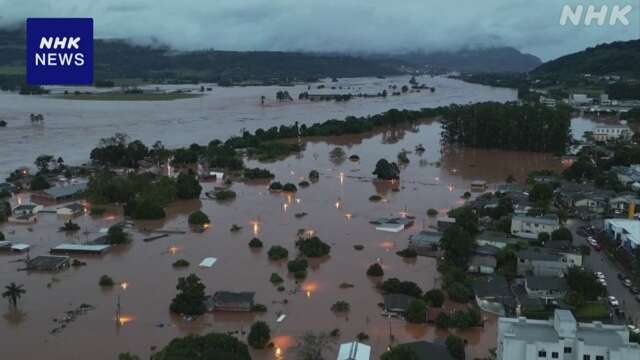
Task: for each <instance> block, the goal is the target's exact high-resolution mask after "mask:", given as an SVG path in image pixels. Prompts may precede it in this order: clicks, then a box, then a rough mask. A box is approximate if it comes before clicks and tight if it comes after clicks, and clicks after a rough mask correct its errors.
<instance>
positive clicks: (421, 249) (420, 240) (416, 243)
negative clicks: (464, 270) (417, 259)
mask: <svg viewBox="0 0 640 360" xmlns="http://www.w3.org/2000/svg"><path fill="white" fill-rule="evenodd" d="M441 237H442V233H439V232H435V231H424V230H423V231H420V232H419V233H417V234H413V235H410V236H409V245H408V247H409V249H413V250H415V251H416V252H417V253H418V255H422V256H429V255H437V252H438V250H439V249H440V238H441Z"/></svg>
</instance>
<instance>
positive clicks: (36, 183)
mask: <svg viewBox="0 0 640 360" xmlns="http://www.w3.org/2000/svg"><path fill="white" fill-rule="evenodd" d="M50 187H51V185H49V182H48V181H47V179H45V178H44V176H41V175H36V176H34V177H33V179H31V190H32V191H38V190H46V189H48V188H50Z"/></svg>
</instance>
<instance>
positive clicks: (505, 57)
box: [374, 47, 542, 73]
mask: <svg viewBox="0 0 640 360" xmlns="http://www.w3.org/2000/svg"><path fill="white" fill-rule="evenodd" d="M374 58H378V59H385V58H386V59H387V60H389V59H394V60H397V61H401V62H404V63H406V64H408V65H412V66H419V67H429V68H432V69H440V70H448V71H458V72H464V73H516V72H528V71H531V70H533V69H534V68H536V67H538V66H539V65H540V64H542V61H541V60H540V59H539V58H538V57H536V56H534V55H531V54H526V53H522V52H520V51H519V50H517V49H515V48H513V47H491V48H478V49H462V50H458V51H436V52H423V51H420V52H409V53H405V54H401V55H379V56H374Z"/></svg>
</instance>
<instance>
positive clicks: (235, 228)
mask: <svg viewBox="0 0 640 360" xmlns="http://www.w3.org/2000/svg"><path fill="white" fill-rule="evenodd" d="M240 230H242V226H240V225H238V224H233V225H231V228H230V229H229V231H231V232H238V231H240Z"/></svg>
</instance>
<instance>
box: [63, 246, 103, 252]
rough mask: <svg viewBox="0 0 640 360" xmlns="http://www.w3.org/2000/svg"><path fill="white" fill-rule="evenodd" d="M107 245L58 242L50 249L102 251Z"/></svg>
mask: <svg viewBox="0 0 640 360" xmlns="http://www.w3.org/2000/svg"><path fill="white" fill-rule="evenodd" d="M109 247H110V245H82V244H60V245H58V246H56V247H54V248H53V249H51V250H57V251H90V252H102V251H104V250H106V249H108V248H109Z"/></svg>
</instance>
